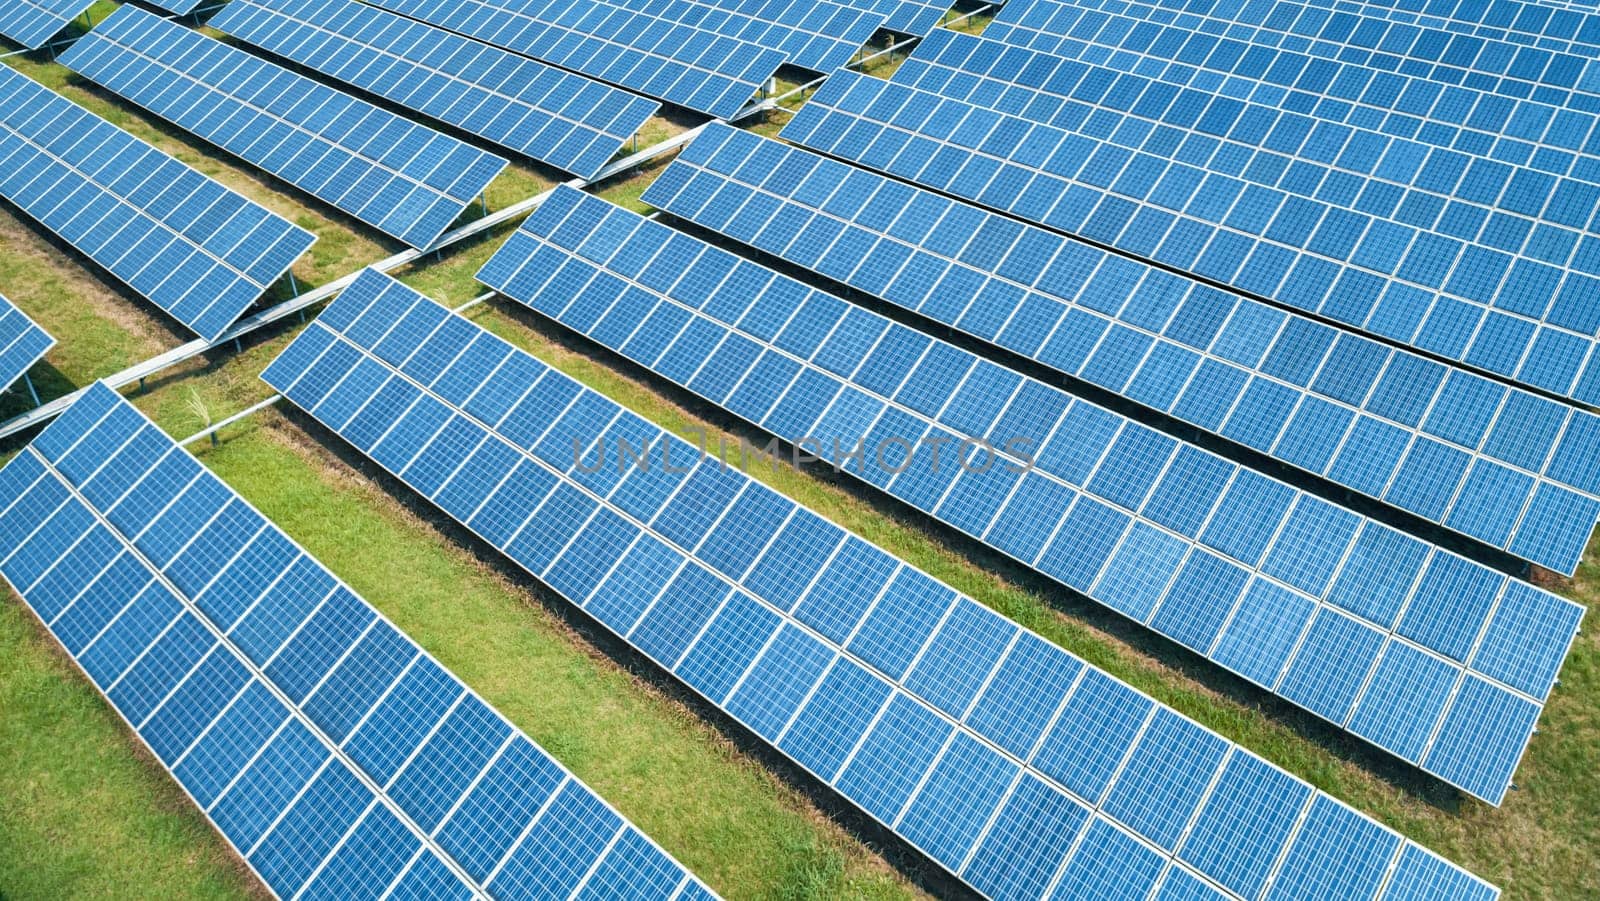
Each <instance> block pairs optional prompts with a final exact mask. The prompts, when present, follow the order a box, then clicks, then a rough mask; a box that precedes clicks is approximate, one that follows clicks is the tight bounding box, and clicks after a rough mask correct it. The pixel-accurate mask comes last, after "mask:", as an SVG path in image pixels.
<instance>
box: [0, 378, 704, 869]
mask: <svg viewBox="0 0 1600 901" xmlns="http://www.w3.org/2000/svg"><path fill="white" fill-rule="evenodd" d="M0 522H4V526H5V527H4V528H3V529H0V573H3V574H4V576H5V578H6V580H7V581H8V582H9V583H10V584H11V585H12V586H13V587H14V588H15V589H16V590H17V593H18V594H20V595H22V597H23V599H24V600H25V601H26V602H27V604H28V606H29V607H30V608H31V609H32V610H33V611H34V613H36V614H37V615H38V617H39V619H40V620H41V621H43V622H44V623H45V624H46V626H47V627H48V628H49V629H50V632H51V634H52V635H54V636H55V638H56V639H57V640H58V641H59V642H60V643H61V645H62V647H64V648H65V649H66V650H67V651H68V653H69V654H71V656H72V658H73V661H74V662H75V663H77V665H78V667H79V668H80V669H82V670H83V671H84V673H85V674H86V675H87V676H88V677H89V678H90V680H91V681H93V683H94V684H95V687H96V688H98V689H99V690H100V691H101V693H102V694H103V695H104V696H105V697H106V698H107V700H109V701H110V702H111V705H112V706H113V707H114V708H115V709H116V711H117V713H118V714H119V715H120V716H121V717H122V718H123V720H124V721H125V722H127V723H128V725H129V727H130V728H131V729H133V731H134V732H135V733H136V734H137V735H138V736H139V738H140V740H141V741H143V742H144V744H145V745H146V746H147V747H148V748H149V749H150V750H151V752H152V753H154V754H155V756H156V757H157V758H158V759H159V760H160V761H161V763H162V765H163V766H164V767H166V769H167V770H168V771H169V772H170V773H171V774H172V776H173V778H174V779H176V780H177V782H178V784H179V785H181V786H182V787H183V789H184V791H185V792H187V793H188V795H189V797H190V799H191V800H192V801H193V802H194V804H195V805H196V806H197V807H199V808H200V809H201V810H203V811H204V812H205V814H206V816H207V817H209V818H210V820H211V822H212V824H213V825H214V826H215V827H216V828H217V831H218V832H220V833H222V835H223V837H224V838H226V839H227V840H228V842H229V844H231V845H232V846H233V847H234V849H235V850H236V851H238V853H239V855H240V856H241V857H243V858H244V859H245V861H246V862H247V863H248V864H249V865H250V867H251V869H252V870H253V871H254V872H255V873H256V875H257V876H259V877H260V879H261V881H262V882H263V883H264V884H266V886H267V887H268V888H269V889H271V890H272V892H273V893H275V894H276V895H278V896H280V897H283V898H290V897H300V898H351V897H368V898H376V897H380V896H386V895H385V892H386V891H387V892H388V893H390V894H392V895H394V896H397V897H440V898H443V897H459V898H468V897H483V896H486V895H487V896H494V897H511V896H522V897H535V896H537V897H546V898H550V897H595V896H601V895H607V887H608V886H611V887H614V886H615V885H617V884H624V885H627V886H628V887H629V890H630V892H631V893H632V894H631V895H630V897H639V898H662V899H666V898H673V897H685V896H687V893H691V892H692V893H698V894H699V895H702V896H709V891H707V890H706V889H705V888H704V887H703V886H701V885H699V884H698V883H696V882H695V881H694V879H693V877H692V876H690V875H689V874H688V873H687V872H686V871H685V870H684V869H683V867H682V866H680V865H679V864H678V863H677V862H676V861H674V860H672V859H671V858H670V857H669V856H667V854H666V852H664V851H662V850H661V849H660V848H659V847H657V846H656V845H654V844H653V843H652V842H651V841H650V840H649V839H648V838H647V837H645V836H644V835H643V834H642V833H640V832H639V831H638V830H637V829H636V828H635V827H634V826H632V825H631V824H629V823H628V822H627V821H626V820H624V819H623V818H622V817H621V816H620V815H619V814H617V813H616V812H615V811H614V810H612V809H611V808H610V807H609V806H607V805H606V803H605V801H604V800H602V799H601V798H600V797H598V796H597V795H595V794H594V793H593V792H592V791H591V790H590V789H589V788H588V787H586V786H585V785H583V783H581V782H579V781H578V780H577V778H576V777H574V776H573V775H572V774H571V773H570V772H568V771H567V770H566V769H565V768H563V767H562V766H561V764H560V763H558V762H557V761H556V760H555V759H554V758H552V757H550V756H549V755H548V754H546V753H545V752H544V751H543V750H542V749H540V748H539V747H538V746H537V745H535V744H534V743H533V742H532V741H530V740H529V739H528V738H527V736H525V735H523V734H522V733H521V732H519V731H518V730H517V729H516V727H515V726H513V725H512V724H511V723H510V722H508V721H507V720H506V719H505V718H504V717H502V716H500V714H498V713H496V712H495V711H494V710H493V709H492V708H490V707H489V705H488V704H486V703H485V702H484V701H483V699H482V698H480V697H478V696H477V694H475V693H474V692H473V691H472V690H471V689H469V688H467V687H466V686H465V685H463V684H462V683H461V682H460V681H459V680H458V679H456V678H455V677H454V676H453V675H451V674H450V673H449V672H448V671H446V670H445V669H444V668H443V667H441V666H440V665H439V663H438V661H436V660H434V659H433V658H432V657H431V656H429V655H428V653H427V652H426V651H423V650H422V649H421V648H420V647H418V646H417V645H416V643H415V642H413V641H411V640H410V639H409V638H407V637H406V636H405V635H404V634H402V633H401V632H400V631H399V630H397V629H396V628H395V627H394V625H393V624H392V623H390V622H389V621H388V620H387V619H385V618H384V617H383V616H382V614H380V613H378V612H377V611H376V610H374V609H373V608H372V607H371V606H370V605H369V604H367V602H366V601H364V600H362V599H361V598H360V597H358V596H357V595H356V594H355V593H354V592H352V591H351V590H350V589H349V588H348V587H347V586H345V585H344V584H343V583H341V582H339V581H338V579H337V578H336V577H335V576H334V575H333V574H332V573H330V572H328V571H327V570H326V569H324V568H323V567H322V565H321V564H319V563H318V562H317V561H316V560H315V559H313V558H312V557H311V556H310V555H309V554H307V553H305V552H304V551H303V550H301V549H300V548H299V547H297V546H296V545H295V543H294V542H293V540H291V539H290V538H289V537H288V536H286V535H284V534H283V533H282V532H281V531H279V530H278V529H277V527H275V526H273V525H272V524H271V523H270V522H268V521H267V519H266V518H265V517H263V516H262V515H261V514H260V513H258V512H257V511H256V510H255V509H254V508H252V507H251V506H250V505H249V504H248V503H247V502H246V501H245V500H244V499H243V498H241V497H239V496H238V495H237V494H235V493H234V492H233V490H232V489H231V488H229V487H228V486H227V485H226V484H225V483H223V482H222V480H220V479H218V478H217V477H216V476H214V475H212V474H211V472H210V471H209V470H207V469H205V467H203V466H202V465H201V464H200V463H199V462H197V461H196V460H195V459H194V458H193V457H191V456H189V455H188V454H187V453H185V452H184V451H183V450H182V449H181V448H179V447H178V446H177V445H176V444H175V443H174V442H172V441H171V440H170V439H169V438H167V436H166V435H165V434H163V433H162V432H161V431H160V429H158V428H157V427H156V426H155V425H153V424H152V423H150V422H149V421H148V420H147V419H145V418H144V416H143V415H142V414H140V413H139V412H138V411H137V410H135V409H134V408H133V407H132V406H131V405H130V404H128V403H127V402H126V401H124V400H122V399H121V397H119V396H118V395H117V394H116V392H114V391H112V390H111V389H110V388H107V387H105V386H104V385H103V384H97V385H94V386H92V387H91V388H90V389H89V390H88V391H87V392H85V394H84V395H83V397H82V398H80V399H79V400H78V401H77V402H76V403H74V404H73V406H72V407H71V408H70V409H69V410H68V411H67V412H66V413H64V414H62V415H61V417H60V418H58V419H57V420H56V421H55V422H54V423H53V424H51V425H50V426H49V427H48V428H46V429H45V431H44V432H43V433H41V434H40V435H39V437H38V438H37V439H35V440H34V442H33V443H32V444H31V445H29V446H28V448H26V449H25V450H23V451H22V453H21V454H19V455H18V456H17V457H16V458H14V459H13V460H12V461H11V462H10V463H8V464H7V465H6V466H5V468H4V469H0Z"/></svg>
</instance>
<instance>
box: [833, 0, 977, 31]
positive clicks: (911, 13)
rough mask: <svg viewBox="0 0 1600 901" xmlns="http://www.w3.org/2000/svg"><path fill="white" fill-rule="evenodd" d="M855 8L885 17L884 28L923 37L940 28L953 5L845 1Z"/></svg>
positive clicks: (925, 0) (933, 0) (920, 0)
mask: <svg viewBox="0 0 1600 901" xmlns="http://www.w3.org/2000/svg"><path fill="white" fill-rule="evenodd" d="M844 2H845V5H847V6H854V7H857V8H858V9H865V10H868V11H871V12H876V13H880V14H881V15H882V16H883V27H884V28H885V29H888V30H889V31H894V32H898V33H900V34H909V35H911V36H912V37H921V36H923V35H925V34H927V33H928V32H930V31H932V30H934V29H935V28H937V27H939V23H940V22H941V21H943V19H944V17H945V16H946V15H947V14H949V12H950V7H951V6H952V4H949V3H941V2H939V0H844Z"/></svg>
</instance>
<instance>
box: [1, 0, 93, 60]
mask: <svg viewBox="0 0 1600 901" xmlns="http://www.w3.org/2000/svg"><path fill="white" fill-rule="evenodd" d="M91 2H92V0H91ZM91 2H85V0H6V3H5V4H4V5H3V6H0V35H4V36H5V38H6V40H8V41H11V42H13V43H16V44H21V45H22V46H23V47H24V48H26V49H28V50H36V49H38V48H40V47H43V46H44V45H45V42H47V41H49V40H50V39H51V38H53V37H55V36H56V34H58V33H59V32H60V31H61V29H63V28H66V27H67V26H68V25H69V24H71V22H72V20H73V19H76V18H78V17H79V16H81V15H83V14H84V13H85V12H87V11H88V10H89V7H90V5H91Z"/></svg>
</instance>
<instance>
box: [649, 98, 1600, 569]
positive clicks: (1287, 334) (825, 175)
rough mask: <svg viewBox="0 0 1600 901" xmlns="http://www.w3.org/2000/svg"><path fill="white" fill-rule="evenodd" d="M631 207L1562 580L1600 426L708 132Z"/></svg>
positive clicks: (1584, 415)
mask: <svg viewBox="0 0 1600 901" xmlns="http://www.w3.org/2000/svg"><path fill="white" fill-rule="evenodd" d="M643 199H644V201H645V202H646V203H650V204H653V205H655V206H657V207H659V208H661V209H663V210H665V211H667V212H670V213H672V214H673V215H675V216H679V217H681V218H683V219H685V220H687V221H691V222H694V223H696V224H698V225H701V226H704V227H707V228H710V229H712V230H714V231H717V232H720V233H723V234H727V235H729V236H730V237H733V238H736V239H738V240H740V241H743V242H745V243H746V244H749V245H751V246H754V247H757V248H760V249H761V250H764V251H766V252H768V253H771V254H773V255H774V256H777V257H780V258H782V259H784V260H786V261H788V262H790V263H794V264H796V265H799V266H802V267H805V268H807V269H810V270H811V271H814V272H817V273H819V274H821V275H824V276H827V277H829V278H832V279H834V280H836V281H839V282H842V283H844V284H848V285H850V286H852V287H854V288H857V289H858V290H861V291H865V292H866V293H868V294H871V295H873V296H875V297H880V298H883V299H885V300H888V301H889V302H891V303H894V304H897V305H899V306H901V307H904V308H905V309H908V310H910V311H912V312H915V313H918V314H920V315H922V316H926V317H928V318H930V319H933V320H936V321H938V322H941V323H943V324H946V325H949V326H952V327H954V328H957V329H959V330H961V331H963V332H966V333H968V334H971V335H973V336H975V337H977V338H980V339H982V340H984V341H988V342H990V343H992V344H995V345H997V346H1000V347H1003V348H1005V349H1007V350H1010V351H1013V352H1015V353H1018V354H1021V355H1023V356H1025V357H1029V358H1031V359H1033V360H1036V361H1038V362H1040V363H1043V364H1045V365H1047V366H1049V367H1051V368H1053V369H1056V370H1058V371H1060V372H1064V373H1066V374H1067V375H1071V376H1075V377H1077V378H1081V379H1083V380H1085V381H1088V382H1091V383H1093V384H1095V385H1098V386H1100V387H1102V388H1106V389H1108V390H1110V391H1115V392H1118V393H1120V394H1123V395H1124V396H1126V397H1128V398H1130V399H1132V400H1136V401H1138V402H1139V403H1141V404H1144V405H1146V406H1149V407H1152V408H1154V409H1157V410H1160V411H1161V412H1163V413H1166V414H1168V415H1171V416H1174V417H1176V418H1178V419H1180V420H1182V421H1184V422H1187V423H1190V424H1191V425H1195V426H1198V427H1200V428H1202V429H1205V430H1207V431H1209V432H1212V433H1214V434H1217V435H1221V436H1223V437H1225V438H1228V439H1229V440H1231V441H1234V442H1237V443H1239V444H1243V445H1245V446H1247V447H1250V448H1252V449H1254V450H1257V451H1260V452H1263V453H1267V454H1270V455H1271V456H1272V457H1273V458H1274V459H1277V460H1280V461H1282V462H1284V463H1287V464H1289V465H1291V466H1295V467H1297V468H1299V469H1302V470H1306V471H1308V472H1312V473H1315V474H1317V475H1320V476H1322V477H1323V478H1327V479H1329V480H1331V481H1334V482H1337V483H1338V484H1340V485H1343V486H1344V487H1346V488H1350V489H1352V490H1354V491H1358V492H1361V493H1363V494H1366V495H1368V496H1371V497H1374V498H1378V499H1380V500H1384V501H1386V502H1388V503H1390V504H1393V505H1394V506H1397V507H1400V508H1402V509H1404V510H1407V511H1409V512H1411V513H1414V514H1416V515H1418V516H1422V517H1424V518H1426V519H1428V520H1431V521H1433V522H1436V523H1439V524H1441V525H1444V526H1445V527H1447V528H1450V529H1453V530H1455V531H1457V532H1460V533H1462V534H1465V535H1468V536H1471V537H1473V538H1475V539H1477V540H1479V541H1482V542H1484V543H1486V544H1489V545H1491V546H1494V547H1498V548H1502V549H1505V550H1507V551H1510V552H1511V553H1513V554H1516V555H1517V556H1520V557H1522V558H1524V559H1527V560H1530V561H1533V562H1535V563H1538V564H1540V565H1542V566H1545V567H1548V568H1550V569H1553V570H1557V571H1559V572H1562V573H1565V574H1568V575H1570V574H1572V572H1573V571H1574V570H1575V569H1576V568H1577V565H1578V561H1579V559H1580V558H1581V556H1582V554H1583V550H1584V547H1585V546H1586V545H1587V544H1588V541H1589V537H1590V535H1591V533H1592V532H1593V531H1594V526H1595V521H1596V519H1597V518H1600V501H1597V498H1600V417H1597V416H1595V415H1594V414H1592V413H1589V412H1588V411H1584V410H1577V409H1574V408H1572V407H1570V406H1568V405H1567V404H1564V403H1561V402H1559V401H1556V400H1551V399H1549V398H1545V397H1542V396H1540V395H1536V394H1532V393H1530V392H1526V391H1521V390H1518V389H1514V388H1508V387H1506V386H1505V385H1503V384H1501V383H1499V382H1496V381H1493V380H1491V379H1488V378H1485V377H1483V376H1479V375H1475V374H1472V373H1469V372H1467V371H1465V370H1459V369H1452V368H1451V367H1448V366H1445V365H1443V364H1440V363H1436V362H1433V361H1431V360H1428V359H1425V358H1423V357H1420V356H1417V355H1415V354H1411V353H1408V352H1406V351H1404V350H1400V349H1397V348H1394V347H1391V346H1389V345H1386V344H1382V343H1380V342H1377V341H1374V340H1371V339H1368V338H1363V337H1361V336H1359V335H1355V334H1352V333H1348V332H1342V331H1340V330H1339V329H1336V328H1334V327H1332V326H1328V325H1324V324H1322V323H1318V322H1316V321H1314V320H1311V319H1308V318H1305V317H1300V316H1295V315H1292V314H1288V313H1285V312H1283V311H1281V310H1279V309H1277V308H1275V307H1272V306H1270V305H1268V304H1265V303H1262V302H1259V301H1254V300H1251V299H1249V298H1246V297H1242V296H1240V295H1236V294H1232V293H1229V292H1226V291H1223V290H1221V289H1218V288H1213V287H1211V286H1209V285H1205V284H1202V283H1200V282H1196V281H1193V280H1191V279H1186V278H1183V277H1181V276H1177V275H1173V274H1172V273H1169V272H1167V271H1165V270H1162V269H1159V268H1157V267H1154V266H1150V265H1148V264H1145V263H1140V262H1137V261H1134V260H1130V259H1128V258H1126V257H1123V256H1119V255H1117V254H1115V253H1112V252H1109V251H1104V250H1100V249H1098V248H1095V247H1093V246H1091V245H1088V244H1084V243H1082V242H1078V241H1074V240H1073V239H1071V238H1067V237H1064V236H1061V235H1058V234H1055V233H1053V232H1048V231H1045V230H1043V229H1039V228H1034V227H1032V226H1027V225H1024V224H1022V223H1020V222H1017V221H1015V220H1012V219H1008V218H1006V217H1004V216H1001V215H1000V214H997V213H988V212H985V211H983V210H980V209H978V208H976V207H972V206H968V205H966V204H962V203H960V202H958V201H952V200H949V199H947V198H944V197H941V196H939V195H937V194H934V193H932V192H931V191H926V190H923V189H920V188H916V187H912V186H910V185H906V184H904V183H903V182H897V181H894V180H892V179H890V178H888V177H886V176H882V175H878V174H877V173H873V172H867V171H865V170H861V169H856V168H854V167H851V166H847V165H844V164H842V163H838V162H835V161H833V160H829V159H826V158H823V157H820V156H817V155H816V154H813V153H811V152H810V151H807V150H802V149H799V148H794V147H789V146H787V145H784V144H781V143H778V142H776V141H771V140H768V139H766V138H762V137H759V136H757V135H754V134H751V133H748V132H743V131H738V130H736V129H732V128H729V127H727V126H723V125H714V126H712V127H710V128H707V129H706V131H705V132H703V133H702V134H701V135H700V136H699V137H698V138H696V139H695V141H694V142H693V143H691V144H690V145H689V147H688V148H687V149H686V150H685V151H684V152H683V153H681V154H679V156H678V158H677V159H676V160H674V162H673V163H672V165H671V166H669V167H668V169H667V170H666V171H665V172H664V173H662V175H661V177H659V178H657V179H656V180H655V181H653V182H652V183H651V185H650V187H649V188H648V189H647V190H646V191H645V192H644V197H643Z"/></svg>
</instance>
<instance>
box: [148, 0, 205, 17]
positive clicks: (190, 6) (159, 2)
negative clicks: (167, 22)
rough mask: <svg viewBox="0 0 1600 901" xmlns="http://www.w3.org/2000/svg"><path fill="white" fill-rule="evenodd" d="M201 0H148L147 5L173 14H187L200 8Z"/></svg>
mask: <svg viewBox="0 0 1600 901" xmlns="http://www.w3.org/2000/svg"><path fill="white" fill-rule="evenodd" d="M201 2H202V0H149V5H151V6H154V7H155V8H157V9H164V10H166V11H167V12H169V13H172V14H173V15H175V16H187V15H188V14H190V13H192V12H194V11H195V10H197V9H199V8H200V4H201Z"/></svg>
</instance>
